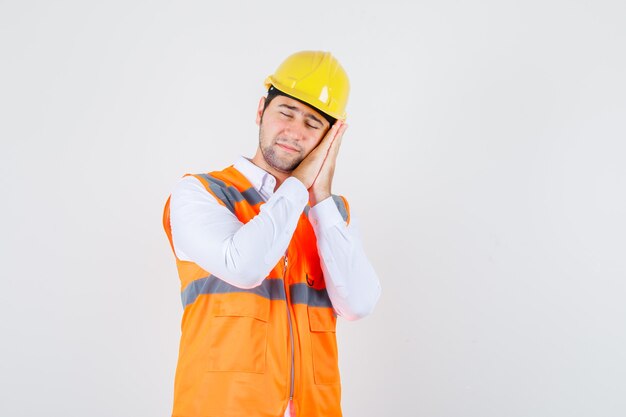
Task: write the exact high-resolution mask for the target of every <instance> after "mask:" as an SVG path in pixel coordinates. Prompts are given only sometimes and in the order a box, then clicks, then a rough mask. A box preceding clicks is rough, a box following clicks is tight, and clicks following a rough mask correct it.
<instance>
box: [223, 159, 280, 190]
mask: <svg viewBox="0 0 626 417" xmlns="http://www.w3.org/2000/svg"><path fill="white" fill-rule="evenodd" d="M233 166H234V167H235V169H236V170H237V171H239V172H241V173H242V174H243V176H244V177H246V178H247V179H248V181H250V183H251V184H252V186H253V187H254V189H255V190H257V191H259V192H260V191H261V190H263V191H265V192H267V193H268V194H269V195H271V194H274V187H275V186H276V178H274V176H273V175H272V174H270V173H269V172H267V171H265V170H264V169H263V168H260V167H258V166H256V165H254V163H253V162H252V161H250V160H249V159H248V158H246V157H244V156H239V158H237V160H236V161H235V163H234V164H233Z"/></svg>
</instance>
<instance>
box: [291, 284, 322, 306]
mask: <svg viewBox="0 0 626 417" xmlns="http://www.w3.org/2000/svg"><path fill="white" fill-rule="evenodd" d="M289 295H290V296H291V304H308V305H310V306H312V307H332V306H333V304H332V303H331V302H330V298H329V297H328V292H327V291H326V289H325V288H324V289H322V290H316V289H315V288H311V287H309V286H308V285H307V284H304V283H299V284H292V285H290V286H289Z"/></svg>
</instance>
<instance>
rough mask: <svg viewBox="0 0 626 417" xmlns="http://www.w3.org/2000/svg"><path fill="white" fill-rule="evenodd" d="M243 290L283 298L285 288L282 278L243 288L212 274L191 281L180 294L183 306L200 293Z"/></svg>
mask: <svg viewBox="0 0 626 417" xmlns="http://www.w3.org/2000/svg"><path fill="white" fill-rule="evenodd" d="M232 292H244V293H251V294H256V295H259V296H261V297H265V298H267V299H270V300H285V299H286V298H287V297H286V295H285V288H284V284H283V280H282V279H265V280H263V283H262V284H261V285H259V286H258V287H255V288H251V289H243V288H239V287H235V286H234V285H231V284H229V283H227V282H224V281H222V280H221V279H219V278H218V277H216V276H214V275H209V276H208V277H206V278H200V279H197V280H195V281H192V282H191V283H189V285H187V287H185V289H184V290H183V292H182V293H181V294H180V297H181V300H182V302H183V308H185V307H186V306H187V305H189V304H191V303H193V302H194V301H196V298H198V296H199V295H200V294H226V293H232Z"/></svg>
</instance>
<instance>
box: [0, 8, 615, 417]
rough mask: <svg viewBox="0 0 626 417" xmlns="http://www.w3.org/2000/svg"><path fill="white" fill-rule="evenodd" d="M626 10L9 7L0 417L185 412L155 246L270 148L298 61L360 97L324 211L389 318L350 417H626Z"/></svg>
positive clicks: (372, 348) (345, 326) (3, 95)
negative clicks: (332, 65) (187, 180)
mask: <svg viewBox="0 0 626 417" xmlns="http://www.w3.org/2000/svg"><path fill="white" fill-rule="evenodd" d="M625 22H626V7H625V6H624V2H623V1H621V0H620V1H578V0H574V1H522V0H517V1H496V0H492V1H487V0H480V1H473V2H461V1H428V2H418V1H410V2H409V1H407V2H393V1H386V2H363V1H349V2H339V1H337V2H330V1H328V2H326V1H315V2H308V3H307V2H287V1H284V2H271V1H268V2H254V1H237V2H235V1H233V2H214V3H212V2H208V1H196V2H183V1H180V2H174V1H168V2H166V1H159V2H156V1H150V2H148V1H144V2H139V1H134V2H133V1H101V2H85V1H74V2H71V1H48V2H43V1H40V2H28V1H19V2H18V1H0V59H1V65H0V139H1V148H0V155H1V156H0V187H1V189H0V192H1V196H2V197H1V198H2V200H1V204H0V219H1V222H2V229H1V236H2V237H1V241H0V244H1V248H0V249H1V250H0V256H1V260H0V268H1V281H0V337H1V343H0V384H1V385H0V415H2V416H11V417H21V416H64V417H66V416H90V417H100V416H102V417H111V416H116V417H126V416H128V417H142V416H146V417H149V416H150V417H152V416H168V415H170V413H171V405H172V386H173V375H174V370H175V365H176V357H177V349H178V337H179V334H180V333H179V332H180V316H181V313H182V308H181V301H180V294H179V283H178V278H177V274H176V270H175V266H174V259H173V256H172V254H171V250H170V248H169V245H168V243H167V240H166V237H165V234H164V232H163V229H162V226H161V215H162V208H163V204H164V203H165V199H166V198H167V196H168V194H169V193H170V191H171V189H172V187H173V186H174V184H175V183H176V182H177V181H178V179H179V178H180V176H182V175H183V174H184V173H186V172H205V171H210V170H215V169H221V168H223V167H225V166H227V165H228V164H230V163H232V162H233V161H234V159H235V158H236V157H237V156H238V155H239V154H243V155H247V156H252V155H253V153H254V151H255V148H256V143H257V134H258V132H257V127H256V125H255V124H254V115H255V111H256V106H257V103H258V99H259V98H260V97H261V95H262V94H263V92H264V91H263V87H262V82H263V79H264V78H265V76H267V75H268V74H270V73H271V72H273V71H274V69H275V68H276V67H277V66H278V64H279V63H280V62H281V61H282V59H284V58H285V57H286V56H287V55H289V54H291V53H292V52H295V51H298V50H302V49H322V50H330V51H332V52H333V53H334V55H335V56H337V57H338V58H339V60H340V61H341V62H342V64H343V66H344V67H345V68H346V70H347V71H348V73H349V75H350V77H351V82H352V94H351V100H350V104H349V108H348V112H349V116H348V122H349V124H350V128H349V129H348V131H347V133H346V135H345V137H344V140H343V145H342V149H341V153H340V159H339V165H338V168H337V171H336V180H335V183H334V188H333V192H335V193H341V194H344V195H346V196H347V197H348V199H349V200H350V202H351V206H352V207H353V210H354V211H355V212H356V213H357V215H358V217H359V219H360V221H361V226H362V227H361V229H362V235H363V240H364V242H365V245H366V249H367V252H368V254H369V255H370V258H371V261H372V263H373V264H374V266H375V268H376V270H377V271H378V273H379V275H380V279H381V283H382V287H383V296H382V298H381V300H380V303H379V305H378V306H377V309H376V310H375V312H374V314H373V315H371V316H370V317H368V318H366V319H364V320H362V321H359V322H354V323H350V322H345V321H340V325H339V329H338V337H339V341H340V362H341V370H342V379H343V407H344V413H345V415H346V416H347V417H369V416H372V417H373V416H377V417H378V416H396V415H398V416H399V415H402V416H405V415H408V416H425V417H426V416H427V417H439V416H441V417H456V416H463V417H464V416H472V417H473V416H476V417H517V416H520V417H521V416H532V417H542V416H545V417H554V416H567V417H572V416H616V417H617V416H620V417H622V416H624V415H626V395H625V393H626V359H625V355H626V354H625V352H626V326H625V325H626V302H625V301H626V283H625V278H626V260H625V249H626V239H625V235H626V221H625V219H624V215H625V213H626V194H625V184H626V181H625V180H626V168H625V164H624V159H625V156H626V146H625V145H624V141H625V139H626V126H625V125H626V81H625V79H626V77H625V74H626V52H625V51H626V24H625Z"/></svg>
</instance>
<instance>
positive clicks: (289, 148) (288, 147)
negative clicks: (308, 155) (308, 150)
mask: <svg viewBox="0 0 626 417" xmlns="http://www.w3.org/2000/svg"><path fill="white" fill-rule="evenodd" d="M276 145H278V147H280V148H282V149H284V150H285V151H287V152H299V151H298V150H297V149H295V148H292V147H291V146H288V145H284V144H282V143H276Z"/></svg>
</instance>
